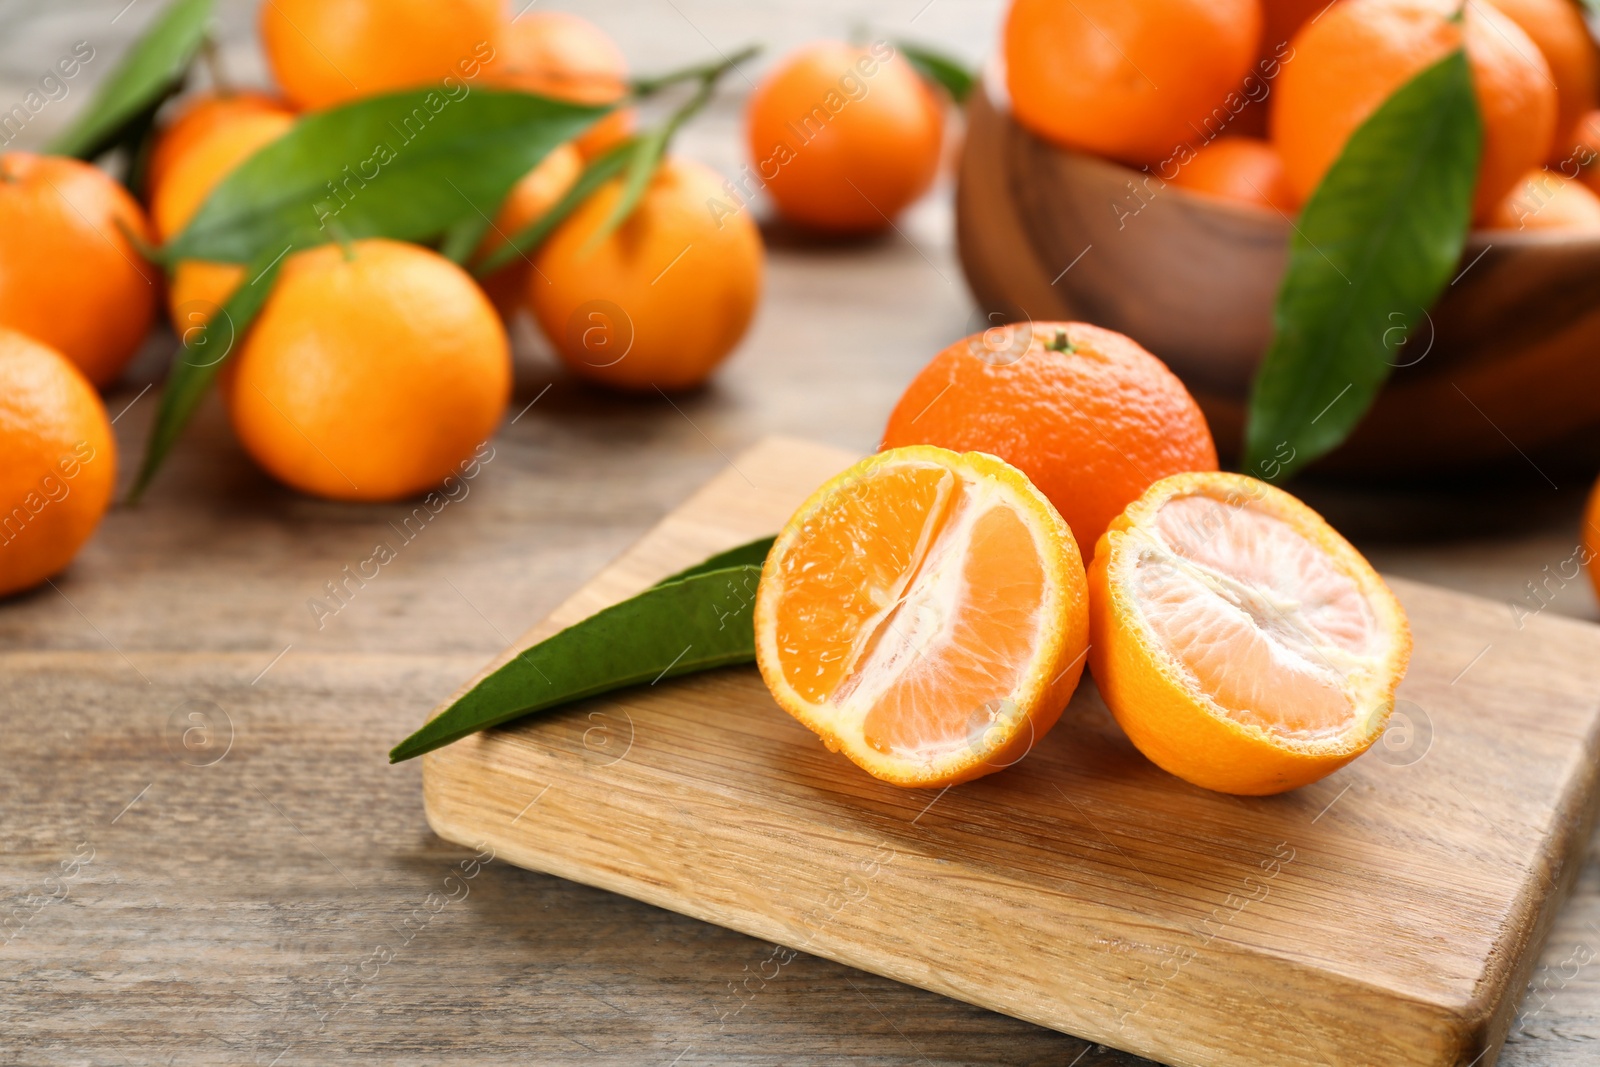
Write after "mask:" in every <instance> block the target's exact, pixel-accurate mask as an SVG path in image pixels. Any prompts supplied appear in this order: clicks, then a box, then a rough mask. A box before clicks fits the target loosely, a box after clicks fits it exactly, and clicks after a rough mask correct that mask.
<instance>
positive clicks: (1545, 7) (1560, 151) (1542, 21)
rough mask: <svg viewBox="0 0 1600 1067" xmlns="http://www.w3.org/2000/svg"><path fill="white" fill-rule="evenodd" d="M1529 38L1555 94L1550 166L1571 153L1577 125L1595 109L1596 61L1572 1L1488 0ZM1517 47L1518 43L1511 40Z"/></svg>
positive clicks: (1598, 101) (1599, 75)
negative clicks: (1554, 121)
mask: <svg viewBox="0 0 1600 1067" xmlns="http://www.w3.org/2000/svg"><path fill="white" fill-rule="evenodd" d="M1488 3H1490V4H1492V5H1493V6H1494V7H1496V8H1498V9H1499V11H1500V12H1501V13H1502V14H1503V15H1505V16H1506V17H1507V18H1508V19H1510V20H1511V21H1512V22H1515V23H1516V24H1517V26H1518V27H1519V28H1520V29H1521V30H1522V32H1523V33H1525V34H1527V35H1528V37H1529V38H1531V39H1532V41H1533V43H1534V45H1535V46H1536V50H1537V54H1538V55H1543V57H1544V59H1545V62H1546V63H1548V64H1549V65H1550V76H1551V79H1552V82H1553V84H1554V85H1555V89H1556V126H1555V139H1554V141H1553V142H1552V143H1551V149H1550V155H1549V162H1551V163H1556V164H1559V163H1560V162H1561V161H1562V160H1564V159H1566V158H1567V157H1568V156H1570V155H1571V154H1572V150H1573V147H1574V146H1575V144H1576V141H1575V140H1574V138H1575V137H1576V136H1577V127H1578V123H1579V122H1580V121H1581V120H1582V119H1583V116H1584V115H1586V114H1588V113H1589V112H1590V111H1592V110H1594V108H1595V107H1596V106H1597V105H1600V98H1597V96H1596V94H1597V93H1600V56H1597V55H1596V52H1595V47H1594V39H1593V38H1592V37H1591V36H1590V34H1589V27H1588V26H1587V25H1585V24H1584V21H1583V15H1582V14H1581V13H1580V12H1579V10H1578V5H1577V4H1576V3H1574V2H1573V0H1488ZM1513 43H1514V44H1516V45H1517V46H1518V47H1519V48H1520V47H1521V42H1520V41H1513Z"/></svg>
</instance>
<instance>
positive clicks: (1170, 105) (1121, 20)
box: [1004, 0, 1261, 165]
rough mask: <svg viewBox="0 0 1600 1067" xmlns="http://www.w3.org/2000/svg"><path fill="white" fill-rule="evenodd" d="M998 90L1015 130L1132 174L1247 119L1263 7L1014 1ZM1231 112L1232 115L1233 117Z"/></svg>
mask: <svg viewBox="0 0 1600 1067" xmlns="http://www.w3.org/2000/svg"><path fill="white" fill-rule="evenodd" d="M1004 33H1005V36H1004V42H1005V61H1006V85H1007V88H1008V89H1009V90H1010V93H1011V108H1012V112H1013V114H1014V115H1015V116H1016V119H1017V121H1018V122H1020V123H1022V124H1023V125H1024V126H1026V127H1027V128H1028V129H1030V130H1032V131H1033V132H1034V133H1037V134H1038V135H1040V136H1041V137H1044V138H1046V139H1047V140H1050V141H1054V142H1056V143H1057V144H1060V145H1064V146H1066V147H1068V148H1077V149H1082V150H1084V151H1088V152H1095V153H1099V154H1100V155H1105V156H1110V157H1111V158H1112V159H1118V160H1121V161H1123V162H1125V163H1132V164H1135V165H1138V164H1145V163H1157V162H1159V161H1161V160H1163V159H1166V158H1168V157H1170V156H1171V155H1172V154H1173V153H1174V152H1175V151H1177V149H1178V146H1179V145H1182V144H1187V143H1189V142H1191V141H1193V140H1194V139H1195V138H1196V137H1207V136H1213V137H1214V136H1216V135H1217V134H1218V133H1220V132H1221V130H1222V129H1223V128H1225V127H1227V126H1228V125H1229V124H1230V123H1231V122H1232V121H1233V118H1234V116H1235V114H1236V111H1237V110H1243V108H1244V104H1243V97H1241V96H1240V95H1239V88H1240V86H1241V85H1242V83H1243V81H1244V76H1245V74H1246V73H1247V72H1248V71H1249V70H1250V66H1251V64H1252V63H1253V62H1254V61H1255V58H1256V49H1257V45H1258V44H1259V42H1260V38H1261V5H1260V3H1259V0H1076V2H1074V3H1068V4H1063V3H1061V2H1060V0H1015V2H1014V3H1013V4H1012V5H1011V11H1010V13H1009V14H1008V15H1007V16H1006V24H1005V31H1004ZM1232 105H1237V109H1236V108H1235V107H1234V106H1232Z"/></svg>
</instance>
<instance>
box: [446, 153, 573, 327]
mask: <svg viewBox="0 0 1600 1067" xmlns="http://www.w3.org/2000/svg"><path fill="white" fill-rule="evenodd" d="M581 173H583V156H582V155H581V154H580V153H579V152H578V149H577V148H576V147H575V146H573V145H571V144H562V145H557V146H556V147H555V148H553V149H551V151H550V154H549V155H547V156H545V157H544V158H543V159H542V160H540V161H539V165H538V166H536V167H534V168H533V169H532V170H530V171H529V172H528V173H527V174H524V175H523V176H522V178H521V179H520V180H519V181H518V182H517V184H516V185H514V186H512V187H511V192H510V193H509V194H508V195H507V196H506V199H505V202H504V203H502V204H501V205H500V210H499V211H498V212H496V213H495V217H494V222H493V224H492V225H491V226H490V227H489V232H488V233H486V234H484V235H483V240H482V241H481V242H480V243H479V244H478V249H477V251H476V252H474V253H473V256H474V258H475V259H482V258H483V257H485V256H487V255H489V254H490V253H491V252H493V251H495V250H496V249H497V248H500V247H501V246H502V245H504V244H505V243H506V242H507V241H508V240H510V239H511V238H512V237H514V236H515V235H516V234H517V232H518V231H520V230H522V229H524V228H526V227H528V226H530V225H532V224H533V223H534V222H535V221H537V220H538V219H539V218H540V217H541V216H542V215H544V213H545V212H547V211H549V210H550V209H551V208H552V207H554V206H555V203H556V201H557V200H560V199H561V198H562V196H564V195H565V194H566V192H567V190H568V189H570V188H572V183H573V182H575V181H577V180H578V175H579V174H581ZM532 272H533V260H532V259H531V258H530V257H528V256H522V257H519V258H517V259H514V260H512V261H511V262H510V263H507V264H506V265H505V266H504V267H501V268H500V269H499V270H497V271H495V272H494V273H493V274H491V275H489V277H487V278H484V279H483V280H482V285H483V291H484V292H486V293H488V294H489V299H490V300H492V301H494V306H495V307H496V308H497V309H498V310H499V312H500V315H501V317H502V318H504V319H507V320H509V319H510V318H511V316H512V315H513V314H515V313H516V310H517V309H518V308H520V307H521V306H522V305H523V301H524V299H525V297H526V295H527V291H528V275H529V274H531V273H532Z"/></svg>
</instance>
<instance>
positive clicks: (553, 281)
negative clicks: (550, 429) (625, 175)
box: [527, 156, 765, 392]
mask: <svg viewBox="0 0 1600 1067" xmlns="http://www.w3.org/2000/svg"><path fill="white" fill-rule="evenodd" d="M722 186H723V182H722V176H721V175H719V174H717V173H716V172H715V171H713V170H711V169H709V168H708V167H705V166H703V165H702V164H699V163H695V162H691V161H689V160H686V159H681V158H678V157H675V156H668V157H667V158H666V159H664V160H662V163H661V166H660V168H659V169H657V171H656V173H655V175H654V177H652V178H651V180H650V184H649V186H648V187H647V188H646V190H645V192H644V196H643V198H642V199H641V200H640V201H639V203H638V206H637V207H635V208H634V210H633V212H632V213H631V214H629V215H628V217H627V219H626V220H625V221H623V222H622V224H621V225H620V226H618V227H617V228H616V229H615V230H613V231H612V232H610V233H604V232H603V230H602V227H603V226H604V225H605V224H606V222H607V220H608V219H610V217H611V214H612V212H613V210H614V209H615V207H616V204H617V201H618V199H619V198H620V197H621V196H622V179H621V178H616V179H613V180H611V181H610V182H607V183H606V184H605V185H603V186H601V187H600V188H599V189H598V190H596V191H595V193H594V195H593V196H591V197H589V199H587V200H585V201H584V202H583V204H582V205H580V206H579V207H578V209H577V210H576V211H574V212H573V213H572V215H570V216H569V217H568V218H567V219H566V220H565V221H564V222H563V223H562V224H561V225H560V226H559V227H557V228H556V231H555V232H554V233H553V234H551V235H550V238H549V240H547V241H545V243H544V244H543V245H542V246H540V248H539V251H538V254H537V255H536V256H535V257H534V260H533V269H532V272H531V273H530V274H529V275H528V282H527V294H528V306H529V308H531V309H532V311H533V315H534V318H535V319H536V320H538V323H539V326H540V327H541V328H542V329H543V330H544V333H545V336H546V337H548V338H549V340H550V343H551V344H552V345H553V346H554V347H555V350H556V354H557V355H558V356H560V358H561V361H562V362H563V363H564V364H566V366H567V369H569V370H571V371H572V372H573V373H574V374H576V375H578V376H579V377H581V378H586V379H588V380H590V381H593V382H597V383H600V384H602V385H609V386H614V387H617V388H620V389H628V390H635V391H645V392H648V391H651V390H653V389H661V390H668V391H670V390H675V389H688V388H691V387H693V386H696V385H699V384H701V383H702V382H704V381H705V380H706V378H707V377H709V376H710V374H711V372H712V371H714V370H715V369H716V368H717V366H718V364H720V363H721V362H722V361H723V359H725V358H726V357H727V355H728V353H730V352H731V351H733V348H734V346H735V345H737V344H738V343H739V339H740V338H741V337H743V336H744V332H745V329H746V327H748V326H749V324H750V319H751V317H752V316H753V315H754V314H755V308H756V302H757V300H758V299H759V298H760V295H761V276H762V265H763V261H764V259H765V252H764V249H763V246H762V243H761V233H760V231H759V230H757V229H756V224H755V222H754V221H753V220H752V219H751V217H750V213H749V212H748V211H742V210H730V211H729V212H727V213H726V214H721V213H719V216H717V217H714V216H713V214H712V212H710V211H709V210H708V209H707V205H708V203H710V202H711V201H713V200H719V199H720V198H722V197H723V196H724V195H725V194H724V191H723V187H722Z"/></svg>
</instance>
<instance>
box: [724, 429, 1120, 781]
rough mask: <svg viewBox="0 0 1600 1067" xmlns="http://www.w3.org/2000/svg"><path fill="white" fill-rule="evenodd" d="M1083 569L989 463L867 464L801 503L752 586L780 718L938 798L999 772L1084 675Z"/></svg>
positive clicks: (980, 458)
mask: <svg viewBox="0 0 1600 1067" xmlns="http://www.w3.org/2000/svg"><path fill="white" fill-rule="evenodd" d="M1088 623H1089V619H1088V595H1087V589H1086V581H1085V578H1084V571H1083V560H1082V558H1081V557H1080V556H1079V555H1078V547H1077V545H1076V543H1074V541H1073V539H1072V533H1071V531H1070V530H1068V529H1067V524H1066V523H1065V522H1063V521H1062V519H1061V516H1060V515H1059V514H1058V513H1057V512H1056V509H1055V508H1054V507H1052V506H1051V505H1050V501H1049V500H1047V499H1045V496H1044V494H1042V493H1040V492H1039V491H1038V490H1037V489H1035V488H1034V487H1033V485H1032V484H1031V483H1029V481H1028V479H1027V478H1026V477H1024V476H1023V474H1022V472H1020V471H1018V470H1017V469H1016V468H1015V467H1012V466H1010V465H1009V464H1006V463H1005V462H1003V461H1001V460H998V459H996V458H995V457H993V456H988V455H983V454H981V453H977V452H969V453H967V454H966V455H957V454H956V453H954V452H950V451H947V450H945V449H942V448H932V447H928V446H913V447H910V448H897V449H893V450H891V451H888V452H881V453H879V454H878V455H875V456H871V457H869V458H868V459H865V460H862V461H861V462H860V463H858V464H856V465H855V466H854V467H852V468H850V469H849V470H847V471H845V472H844V473H843V474H840V475H839V476H838V477H836V478H834V479H833V480H831V481H830V482H828V483H827V484H826V485H824V486H823V487H822V488H820V489H818V490H817V491H816V493H814V494H813V495H812V496H811V498H810V499H809V500H807V501H806V502H805V503H804V504H802V505H801V506H800V508H799V510H798V511H796V512H795V513H794V516H793V517H792V518H790V520H789V521H788V523H787V524H786V525H785V526H784V528H783V532H782V533H780V534H779V535H778V539H777V542H776V543H775V544H774V545H773V546H772V550H771V551H770V552H769V553H768V555H767V560H766V564H765V566H763V568H762V571H761V583H760V585H759V586H758V587H757V589H756V602H755V631H756V663H757V664H758V666H759V667H760V669H761V677H762V678H763V679H764V680H765V681H766V683H767V688H768V689H770V690H771V691H772V696H773V699H774V700H776V701H777V703H778V706H779V707H781V708H783V710H785V711H787V712H788V713H789V714H790V715H793V716H794V717H795V718H796V719H799V720H800V722H802V723H803V724H805V726H806V727H808V728H809V729H810V730H811V731H812V732H814V733H816V734H817V735H818V736H819V737H821V738H822V740H823V742H824V743H825V744H826V745H827V746H828V748H829V749H831V750H833V751H835V752H840V751H842V752H843V753H844V754H845V755H846V756H847V757H849V759H850V760H852V761H853V762H854V763H855V764H856V765H857V766H859V767H861V768H862V769H863V770H865V771H867V772H868V773H869V774H872V775H873V776H875V777H877V778H881V779H883V780H884V781H886V782H892V783H894V784H895V785H901V786H922V787H935V786H948V785H954V784H956V783H958V782H964V781H968V780H969V779H972V778H977V777H979V776H980V775H985V774H990V773H992V772H994V771H997V770H1001V769H1003V768H1005V767H1008V766H1010V765H1012V764H1014V763H1016V762H1017V761H1018V760H1020V759H1021V758H1022V757H1023V756H1025V755H1027V753H1028V751H1029V750H1030V749H1031V748H1032V747H1033V745H1034V744H1035V743H1037V742H1038V740H1039V739H1040V738H1042V737H1044V735H1045V734H1046V733H1047V732H1048V731H1049V730H1050V728H1051V727H1052V726H1054V725H1055V723H1056V720H1057V719H1058V718H1059V717H1060V715H1061V711H1062V709H1063V708H1064V707H1066V705H1067V701H1068V700H1069V699H1070V698H1071V696H1072V692H1073V690H1074V689H1076V688H1077V685H1078V680H1079V678H1080V676H1081V675H1082V673H1083V661H1084V648H1085V645H1086V644H1087V641H1088V634H1089V625H1088Z"/></svg>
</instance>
